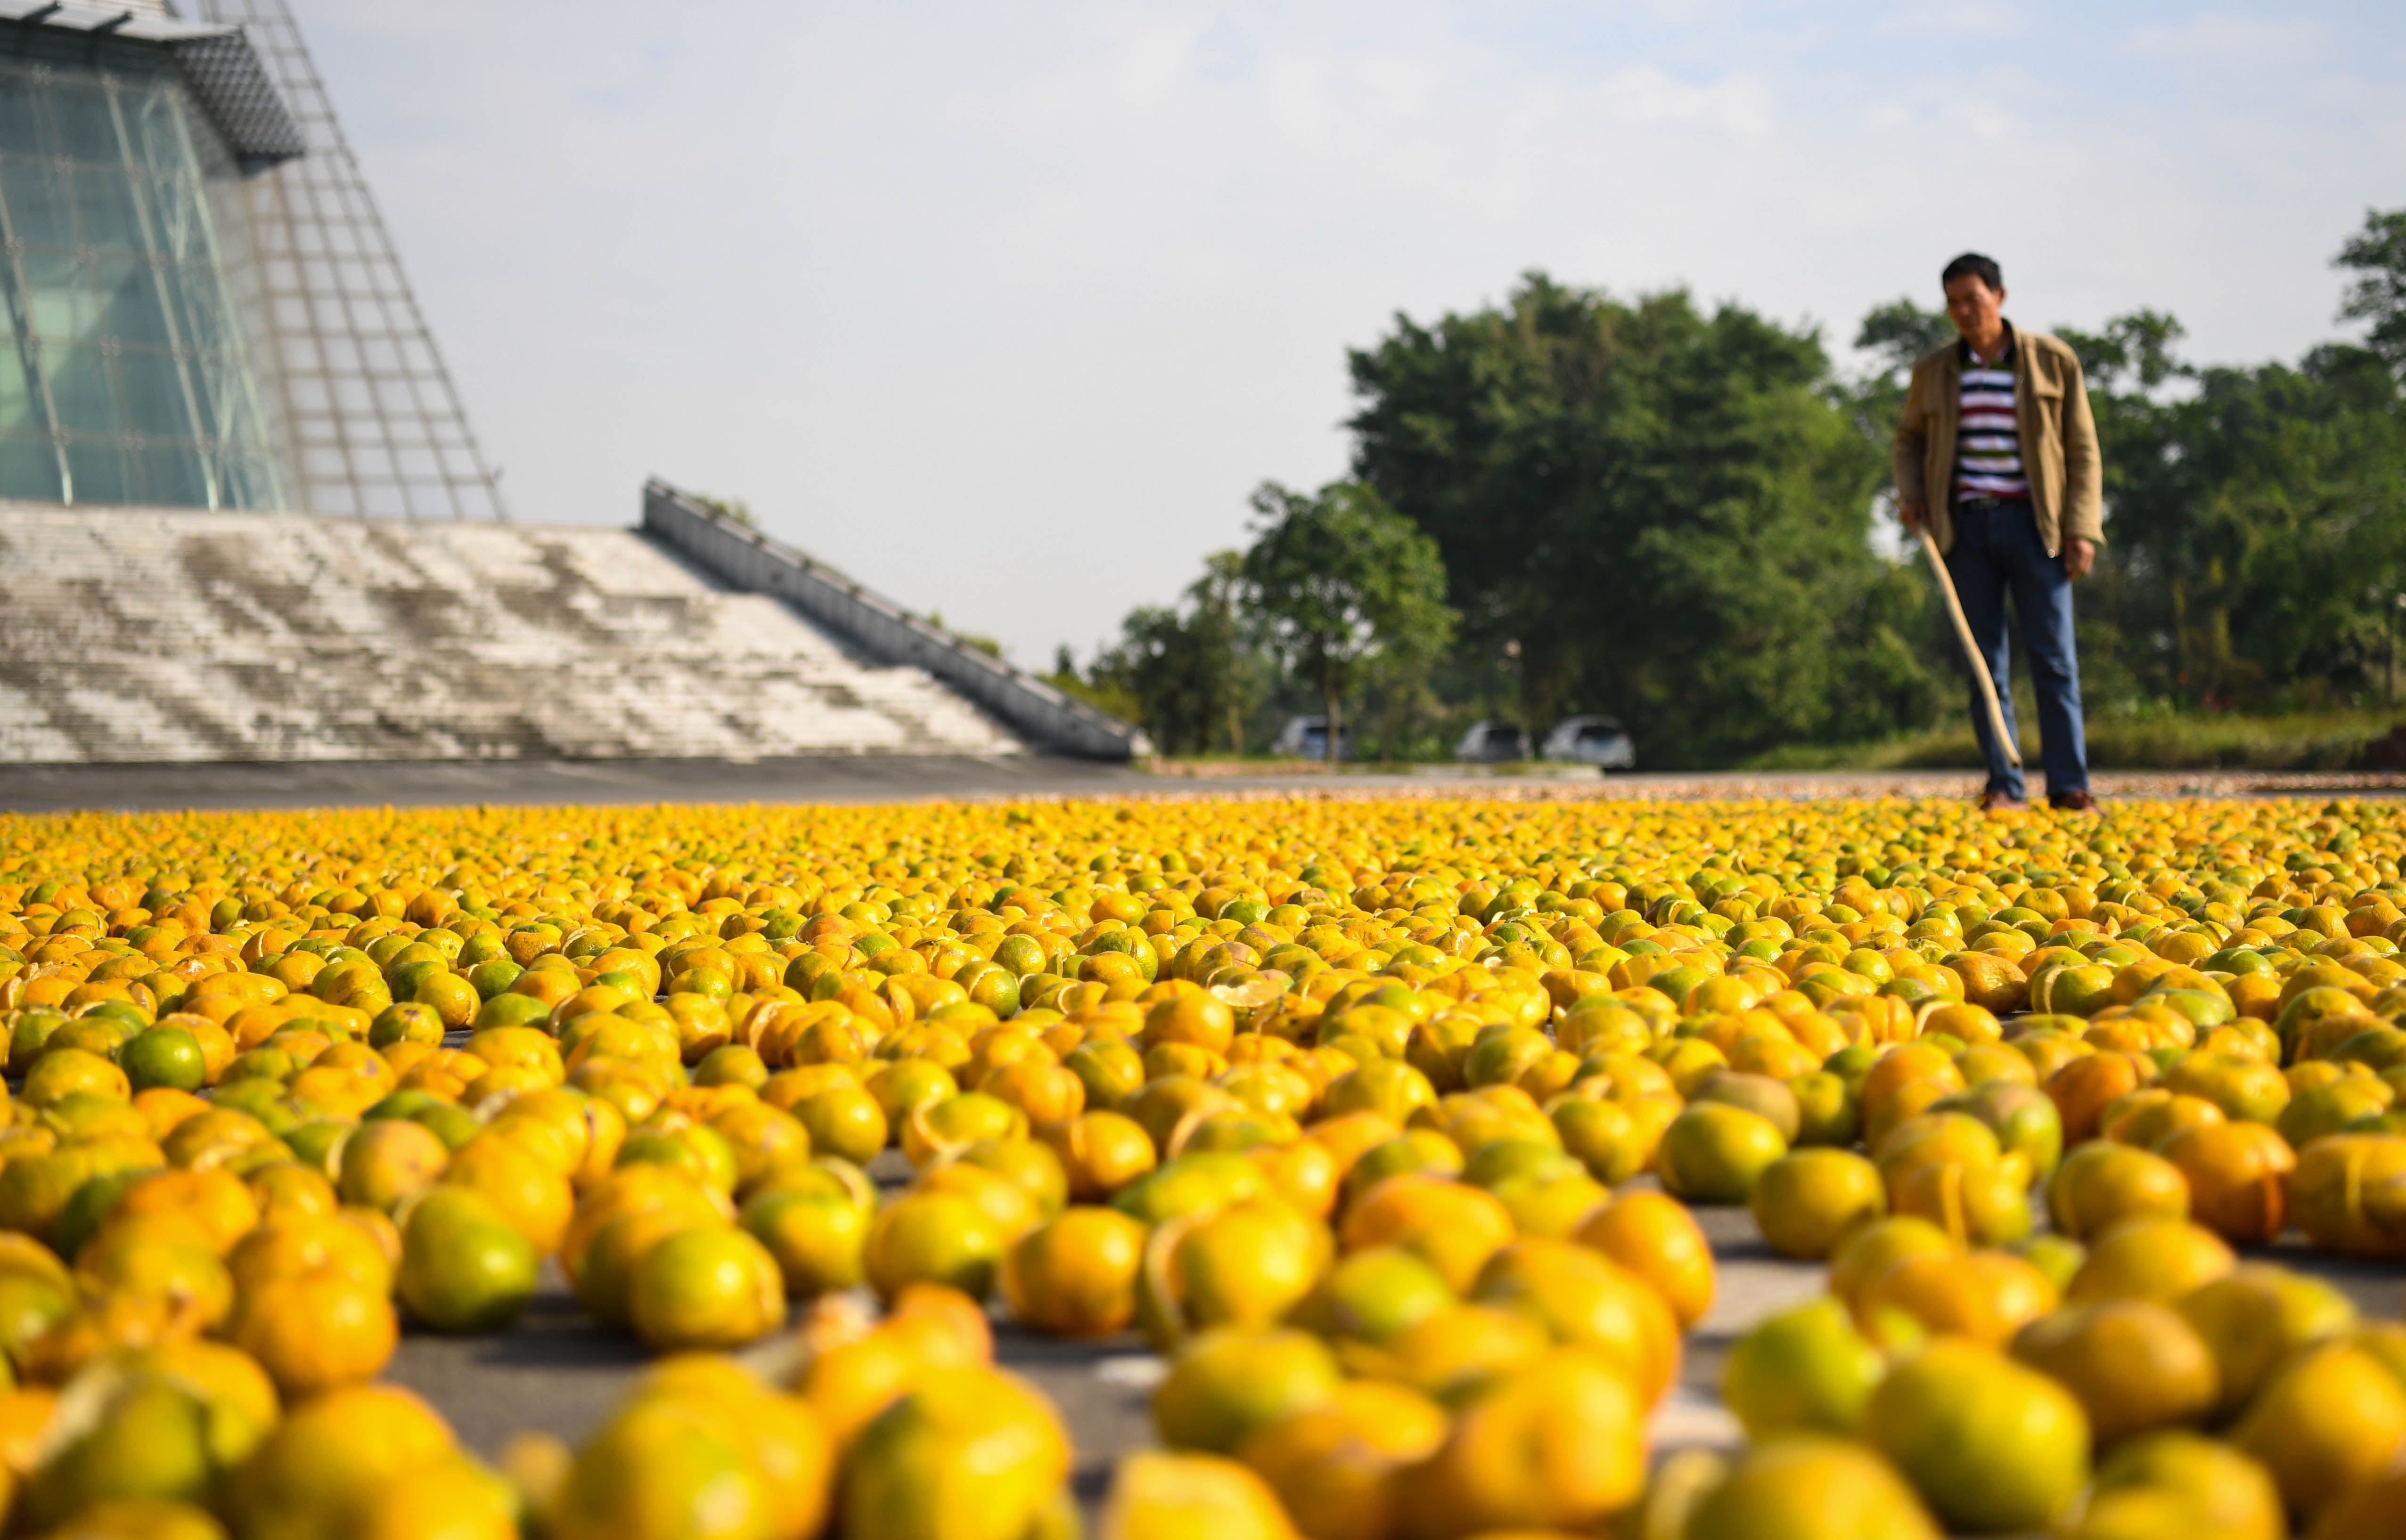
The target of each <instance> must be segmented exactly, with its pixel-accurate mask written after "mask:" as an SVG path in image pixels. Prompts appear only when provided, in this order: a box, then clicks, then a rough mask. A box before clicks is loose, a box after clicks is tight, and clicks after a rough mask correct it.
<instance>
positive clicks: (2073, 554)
mask: <svg viewBox="0 0 2406 1540" xmlns="http://www.w3.org/2000/svg"><path fill="white" fill-rule="evenodd" d="M2096 565H2097V545H2096V543H2095V542H2093V541H2088V540H2083V539H2082V538H2081V537H2080V536H2078V535H2073V537H2072V538H2071V539H2069V540H2067V541H2065V542H2064V543H2063V575H2064V576H2066V577H2068V578H2070V579H2072V581H2073V582H2074V583H2077V582H2079V581H2080V580H2081V579H2082V578H2084V577H2087V576H2088V569H2089V568H2091V567H2094V566H2096Z"/></svg>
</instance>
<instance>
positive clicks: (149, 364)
mask: <svg viewBox="0 0 2406 1540" xmlns="http://www.w3.org/2000/svg"><path fill="white" fill-rule="evenodd" d="M117 377H118V379H119V380H120V382H122V384H123V386H124V388H125V426H126V427H128V428H131V429H132V430H134V431H135V432H137V433H140V434H141V435H143V436H144V437H145V438H197V437H199V436H200V435H199V434H198V433H196V432H195V431H193V427H192V421H191V416H190V415H189V414H188V413H186V412H185V410H184V375H183V371H182V370H181V369H179V368H177V364H176V359H175V356H174V355H173V354H171V353H168V352H167V351H165V350H164V349H163V348H149V347H139V348H136V347H128V348H126V349H124V350H123V351H121V352H120V353H119V354H118V355H117Z"/></svg>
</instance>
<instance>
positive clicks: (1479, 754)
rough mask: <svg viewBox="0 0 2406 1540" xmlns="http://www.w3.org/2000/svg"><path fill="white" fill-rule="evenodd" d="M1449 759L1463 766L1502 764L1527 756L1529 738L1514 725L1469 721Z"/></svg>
mask: <svg viewBox="0 0 2406 1540" xmlns="http://www.w3.org/2000/svg"><path fill="white" fill-rule="evenodd" d="M1453 756H1454V757H1455V758H1456V759H1459V760H1462V761H1464V762H1465V763H1467V764H1474V765H1479V764H1485V765H1494V764H1504V763H1507V762H1509V761H1513V760H1519V759H1526V758H1528V757H1529V735H1528V733H1527V732H1526V731H1525V730H1523V729H1522V728H1521V725H1520V724H1519V723H1517V722H1493V721H1491V722H1473V723H1472V724H1471V725H1470V730H1469V731H1468V732H1465V733H1464V734H1463V735H1462V742H1459V743H1456V744H1455V745H1454V746H1453Z"/></svg>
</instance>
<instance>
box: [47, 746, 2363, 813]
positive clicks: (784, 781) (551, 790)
mask: <svg viewBox="0 0 2406 1540" xmlns="http://www.w3.org/2000/svg"><path fill="white" fill-rule="evenodd" d="M2093 782H2094V784H2095V787H2096V790H2097V793H2098V795H2099V796H2101V797H2105V798H2116V797H2261V796H2284V795H2312V794H2317V793H2337V794H2343V795H2368V794H2370V795H2395V794H2397V793H2399V792H2400V791H2406V775H2398V774H2389V773H2357V772H2312V773H2299V772H2286V771H2262V770H2101V771H2098V772H2096V773H2095V775H2094V777H2093ZM1978 786H1979V777H1978V776H1977V775H1976V774H1974V772H1972V771H1969V770H1803V771H1762V770H1704V771H1678V772H1670V771H1661V772H1657V771H1639V772H1634V773H1623V772H1619V771H1616V772H1614V773H1612V774H1610V775H1605V774H1601V773H1599V772H1596V771H1593V770H1577V769H1573V770H1564V769H1562V768H1559V767H1540V768H1538V769H1536V770H1523V769H1521V768H1518V767H1498V768H1494V769H1490V768H1487V767H1483V766H1461V765H1416V766H1409V767H1405V768H1402V769H1397V770H1381V769H1380V768H1379V767H1376V766H1358V765H1349V766H1343V767H1339V769H1338V770H1337V771H1336V772H1334V773H1331V772H1329V771H1327V770H1323V769H1322V768H1321V767H1319V766H1314V765H1301V764H1295V763H1286V764H1279V763H1262V764H1258V765H1255V764H1246V765H1241V766H1229V765H1218V764H1205V765H1201V766H1185V765H1180V764H1174V763H1173V764H1171V765H1168V766H1165V767H1160V768H1159V769H1154V768H1150V767H1138V766H1131V765H1112V764H1103V763H1097V762H1096V761H1094V760H1086V759H1071V758H1066V757H1062V756H1054V755H1042V754H1015V755H993V756H947V755H875V754H859V755H850V754H842V755H837V754H830V755H813V756H798V757H790V758H776V759H748V760H739V759H450V760H290V761H282V762H276V763H267V762H238V763H217V764H116V765H61V764H50V765H0V812H21V813H39V812H68V811H76V810H84V809H98V810H106V811H112V812H161V811H168V812H172V811H177V810H182V809H219V810H224V809H248V808H308V807H458V806H463V805H472V804H477V803H489V804H496V805H501V806H519V807H559V806H571V805H621V806H623V805H628V804H640V803H652V802H739V803H740V802H760V803H770V804H779V803H782V804H789V805H791V804H809V803H860V802H925V801H965V800H967V801H984V800H996V799H1002V798H1078V797H1130V796H1135V797H1162V798H1208V797H1240V798H1242V797H1281V796H1298V795H1299V796H1309V797H1323V796H1324V797H1337V798H1371V797H1427V798H1439V797H1444V798H1452V797H1492V798H1507V799H1515V800H1535V799H1559V798H1577V799H1590V798H1597V799H1605V798H1611V799H1629V800H1640V801H1696V800H1724V799H1742V798H1781V799H1790V800H1802V799H1807V798H1824V797H1845V798H1873V797H1917V798H1918V797H1961V798H1968V797H1970V796H1972V795H1973V793H1974V792H1975V791H1976V790H1977V789H1978Z"/></svg>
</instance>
